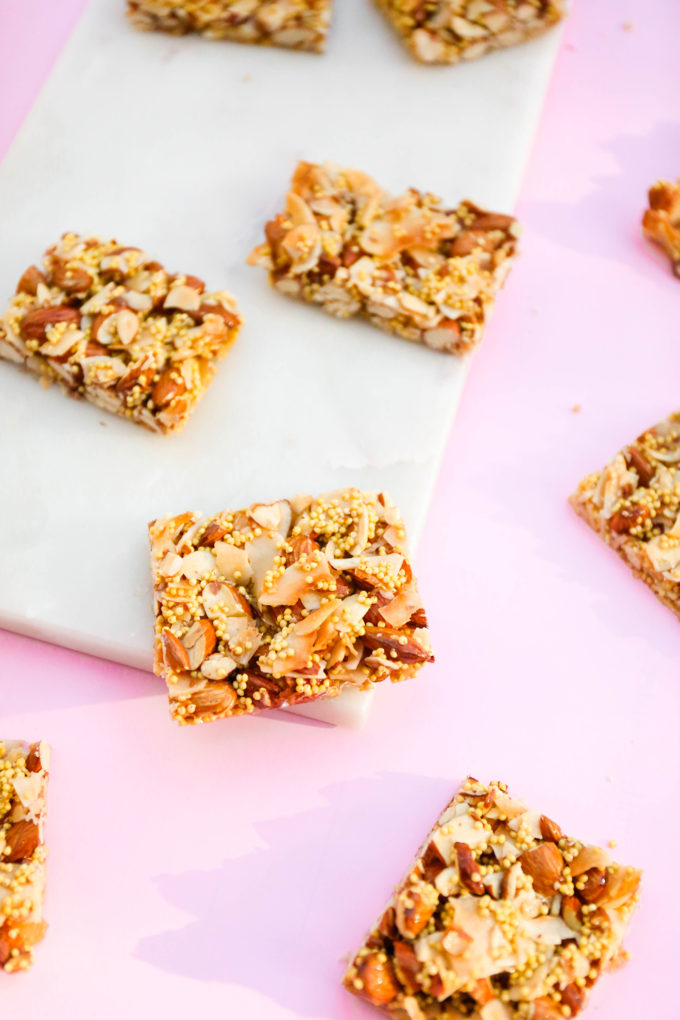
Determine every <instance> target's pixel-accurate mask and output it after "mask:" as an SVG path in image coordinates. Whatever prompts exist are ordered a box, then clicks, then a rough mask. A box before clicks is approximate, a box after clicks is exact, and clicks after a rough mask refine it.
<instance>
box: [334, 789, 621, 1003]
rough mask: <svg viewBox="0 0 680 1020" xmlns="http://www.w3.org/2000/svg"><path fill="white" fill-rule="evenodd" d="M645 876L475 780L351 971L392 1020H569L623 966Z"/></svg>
mask: <svg viewBox="0 0 680 1020" xmlns="http://www.w3.org/2000/svg"><path fill="white" fill-rule="evenodd" d="M639 883H640V872H639V871H636V870H635V869H634V868H627V867H623V866H622V865H620V864H613V863H612V862H611V861H610V858H609V855H608V854H607V853H606V852H605V851H604V850H601V849H600V848H599V847H596V846H590V845H589V844H587V843H581V842H579V841H577V840H574V839H571V838H568V837H566V836H564V835H563V834H562V831H561V829H560V827H559V826H558V825H557V824H556V823H555V822H553V821H552V820H551V819H550V818H547V817H546V816H545V815H542V814H541V813H540V811H532V810H529V809H528V808H527V807H526V806H525V805H524V804H523V803H522V802H521V801H518V800H515V799H513V798H511V797H510V796H509V795H508V792H507V787H506V786H505V785H504V784H503V783H490V784H489V785H488V786H485V785H484V784H482V783H479V782H477V781H476V780H474V779H468V780H466V782H465V783H464V784H463V785H462V787H461V788H460V790H459V792H458V793H457V795H456V796H455V797H454V798H453V800H452V801H451V802H450V804H449V805H448V806H447V808H446V809H445V811H444V812H443V814H442V815H441V816H440V818H439V819H438V821H437V823H436V824H435V826H434V828H433V829H432V831H431V832H430V834H429V836H428V837H427V839H426V840H425V843H424V844H423V846H422V847H421V849H420V851H419V852H418V855H417V857H416V860H415V863H414V865H413V867H412V868H411V869H410V870H409V872H408V873H407V875H406V877H405V879H404V881H403V882H402V883H401V885H400V886H398V887H397V889H396V892H395V893H394V895H393V896H392V899H391V900H390V902H389V904H388V906H387V909H386V910H385V912H384V913H383V914H382V916H381V917H380V919H379V920H378V922H377V924H376V925H375V927H374V928H373V930H372V931H371V933H370V934H369V935H368V937H367V938H366V939H365V940H364V943H363V945H362V947H361V949H360V950H359V952H358V953H357V954H356V956H355V958H354V959H353V961H352V963H351V964H350V966H349V969H348V971H347V973H346V975H345V979H344V980H345V985H346V987H347V989H348V990H349V991H350V992H353V993H354V994H355V995H358V996H360V997H362V998H363V999H366V1000H367V1001H368V1002H370V1003H371V1004H372V1005H374V1006H377V1007H380V1008H382V1009H383V1010H384V1011H385V1012H386V1013H387V1014H388V1015H389V1016H391V1017H394V1018H395V1020H439V1018H442V1020H464V1018H467V1020H564V1018H565V1017H573V1016H576V1014H577V1013H579V1012H580V1011H581V1009H582V1008H583V1006H584V1004H585V1002H586V998H587V996H588V990H589V989H590V988H591V986H592V985H594V984H595V982H596V981H597V980H598V978H599V977H600V975H601V974H602V973H603V972H604V971H606V970H607V969H609V968H611V967H614V966H616V965H617V964H619V963H620V962H622V960H623V959H624V958H625V955H624V954H623V952H622V949H621V941H622V938H623V935H624V932H625V929H626V926H627V924H628V920H629V918H630V915H631V913H632V911H633V909H634V907H635V904H636V901H637V891H638V886H639Z"/></svg>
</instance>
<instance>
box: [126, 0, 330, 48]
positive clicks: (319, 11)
mask: <svg viewBox="0 0 680 1020" xmlns="http://www.w3.org/2000/svg"><path fill="white" fill-rule="evenodd" d="M331 2H332V0H175V2H174V3H169V2H168V0H128V17H129V18H130V20H131V21H132V24H133V25H135V26H136V27H137V28H141V29H143V30H145V31H149V30H159V31H162V32H170V33H171V34H172V35H184V34H185V33H186V32H198V33H200V34H201V35H204V36H206V38H208V39H228V40H231V41H233V42H244V43H260V44H265V45H272V46H286V47H288V48H290V49H295V50H310V51H312V52H314V53H321V52H322V51H323V49H324V47H325V45H326V36H327V35H328V30H329V28H330V22H331Z"/></svg>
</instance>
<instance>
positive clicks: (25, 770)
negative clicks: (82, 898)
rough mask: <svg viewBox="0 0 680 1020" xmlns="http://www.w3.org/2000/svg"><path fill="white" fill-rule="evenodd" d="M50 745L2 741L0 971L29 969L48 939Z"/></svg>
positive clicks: (0, 749) (0, 796) (0, 781)
mask: <svg viewBox="0 0 680 1020" xmlns="http://www.w3.org/2000/svg"><path fill="white" fill-rule="evenodd" d="M49 764H50V749H49V746H48V745H47V744H46V743H45V742H44V741H41V742H40V743H37V744H25V743H23V741H20V740H5V741H0V970H5V971H7V972H9V973H11V972H13V971H18V970H28V968H29V967H30V966H31V964H32V963H33V947H34V946H35V945H36V944H37V943H38V942H40V940H41V939H42V938H44V935H45V931H46V930H47V925H46V924H45V922H44V921H43V919H42V908H43V896H44V892H45V857H46V855H47V851H46V850H45V845H44V839H43V826H44V822H45V792H46V787H47V770H48V769H49Z"/></svg>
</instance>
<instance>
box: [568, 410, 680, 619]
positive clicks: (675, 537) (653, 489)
mask: <svg viewBox="0 0 680 1020" xmlns="http://www.w3.org/2000/svg"><path fill="white" fill-rule="evenodd" d="M571 504H572V506H573V507H574V509H575V510H576V512H577V514H579V516H580V517H582V518H583V519H584V521H586V522H587V523H588V524H589V525H590V526H591V528H592V529H593V530H594V531H596V532H597V533H598V535H599V536H600V538H602V539H604V541H605V542H606V543H607V545H610V546H611V547H612V549H614V550H615V551H616V552H617V553H618V554H619V556H620V557H621V558H622V559H623V560H625V562H626V563H627V564H628V566H629V567H630V568H631V569H632V571H633V573H634V574H635V575H636V576H637V577H639V578H641V579H642V580H643V581H644V582H645V584H648V585H649V587H650V588H651V589H652V591H653V592H654V594H655V595H656V596H657V598H659V599H660V600H661V601H662V602H663V603H664V604H665V605H667V606H668V607H669V609H672V610H673V612H674V613H675V614H676V615H677V616H680V412H675V413H674V414H671V415H670V417H668V418H666V419H665V420H664V421H662V422H659V424H658V425H655V426H654V427H653V428H651V429H648V430H647V431H646V432H643V433H642V435H641V436H638V438H637V439H636V440H635V441H634V442H632V443H630V444H629V445H628V446H624V448H623V449H622V450H621V451H620V452H619V453H617V454H616V456H615V457H614V458H613V459H612V460H610V462H609V463H608V464H607V466H606V467H605V468H603V470H602V471H597V472H595V473H594V474H592V475H588V477H587V478H584V479H583V481H582V482H581V484H580V485H579V487H578V489H577V490H576V492H575V493H574V494H573V495H572V497H571Z"/></svg>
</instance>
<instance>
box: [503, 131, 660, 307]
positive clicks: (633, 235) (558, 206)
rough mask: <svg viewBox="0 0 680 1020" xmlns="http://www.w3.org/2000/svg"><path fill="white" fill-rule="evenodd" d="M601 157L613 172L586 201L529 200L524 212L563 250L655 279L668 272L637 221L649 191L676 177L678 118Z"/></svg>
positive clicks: (622, 141)
mask: <svg viewBox="0 0 680 1020" xmlns="http://www.w3.org/2000/svg"><path fill="white" fill-rule="evenodd" d="M603 151H604V152H605V153H606V154H607V155H608V156H609V157H610V159H609V161H608V162H609V163H610V164H613V165H612V169H611V170H610V171H606V172H604V173H601V174H599V175H595V176H594V178H591V181H590V190H589V191H588V194H587V195H585V197H582V198H575V199H570V197H569V195H568V193H566V192H565V193H564V195H563V197H561V198H560V200H559V201H532V200H531V199H529V200H525V201H524V202H523V203H522V208H523V212H524V214H525V216H526V218H527V220H528V221H529V222H530V223H532V224H533V229H534V230H536V231H537V232H538V233H540V234H542V235H543V236H544V237H548V238H550V239H551V240H552V241H554V242H555V243H556V244H557V245H559V246H560V247H561V248H568V249H571V250H572V251H575V252H579V253H582V254H584V255H587V256H589V257H591V256H597V255H600V256H603V257H605V258H607V259H612V258H613V259H615V260H616V261H617V262H624V263H626V264H628V265H629V266H631V267H632V268H634V269H635V272H636V273H638V274H640V273H643V274H644V275H646V276H648V277H653V276H656V275H657V274H658V272H659V263H661V264H662V266H663V265H666V267H667V266H668V261H667V260H665V261H664V259H663V257H662V256H661V255H660V254H659V253H658V252H657V250H656V249H655V247H654V246H653V245H651V244H650V243H649V242H647V241H646V240H645V239H644V237H643V235H642V231H641V226H640V221H641V219H642V214H643V212H644V210H645V208H646V206H647V191H648V189H649V187H650V185H652V184H653V183H654V182H655V181H656V180H658V179H659V178H660V177H666V178H669V177H670V178H672V179H675V178H676V177H677V175H678V173H680V117H679V118H678V120H676V121H672V122H671V121H665V122H662V123H659V124H656V125H655V126H654V127H653V129H652V130H651V131H649V132H648V133H645V134H644V135H617V136H614V137H612V138H610V139H609V140H608V141H607V142H606V143H605V144H604V146H603ZM667 271H668V272H670V270H667ZM679 289H680V288H679Z"/></svg>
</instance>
